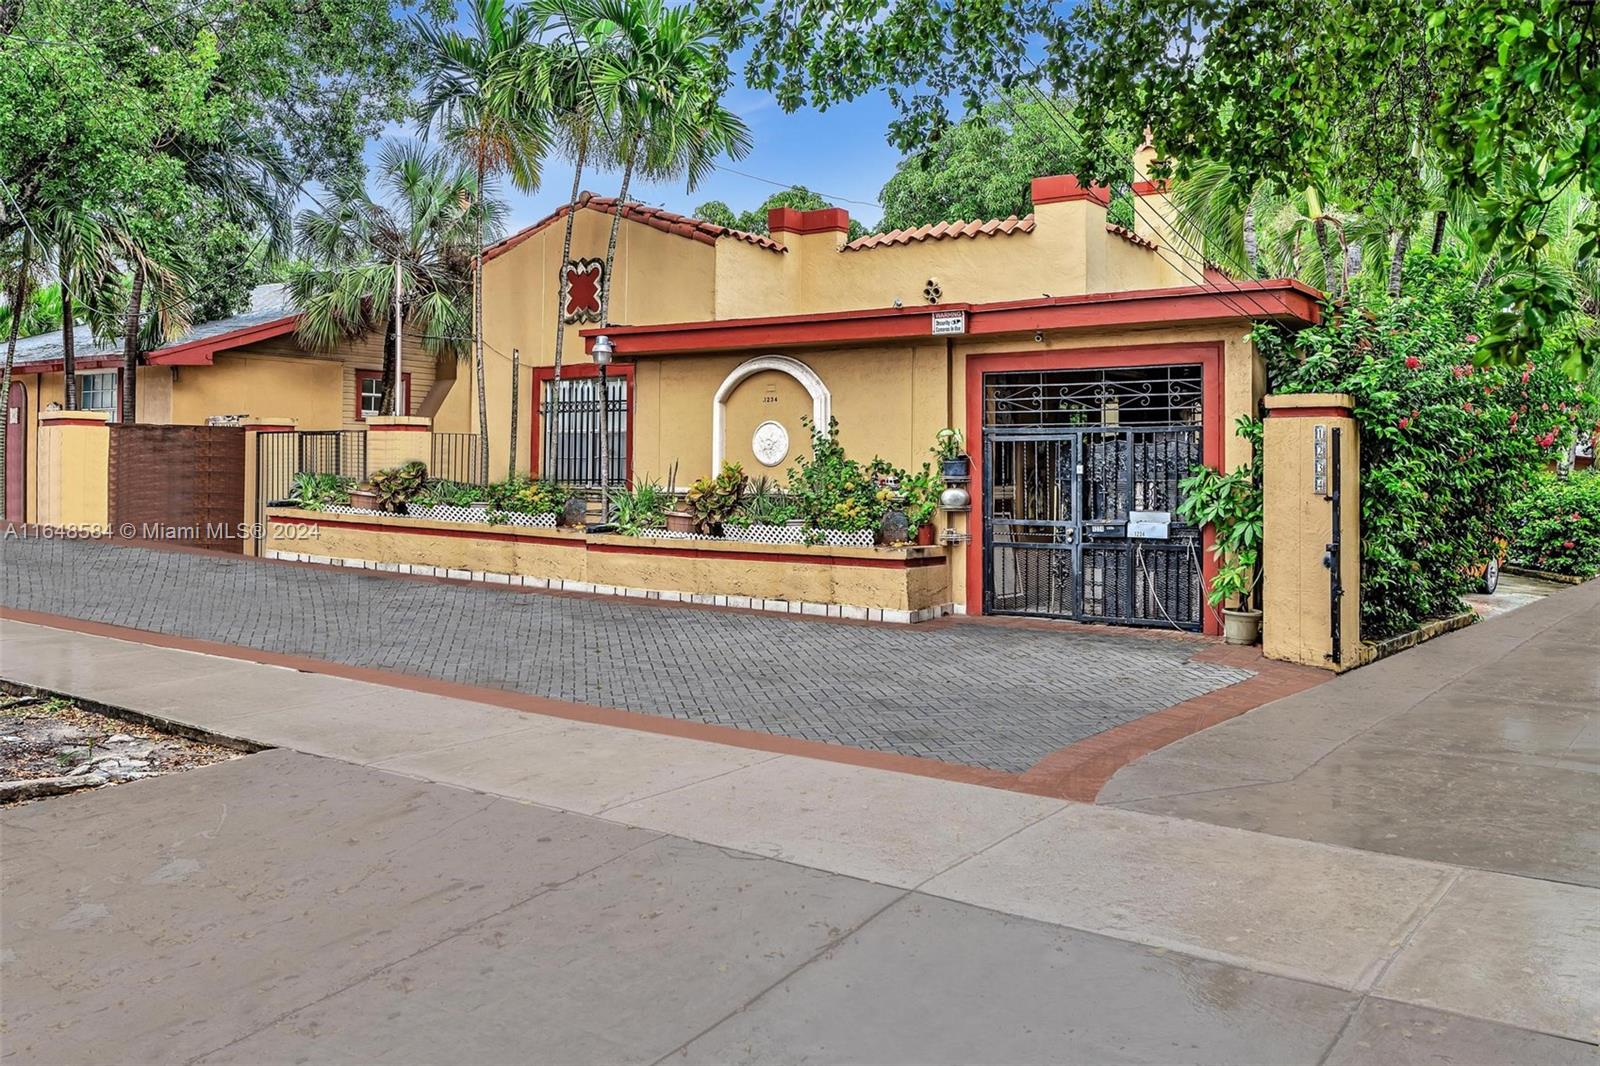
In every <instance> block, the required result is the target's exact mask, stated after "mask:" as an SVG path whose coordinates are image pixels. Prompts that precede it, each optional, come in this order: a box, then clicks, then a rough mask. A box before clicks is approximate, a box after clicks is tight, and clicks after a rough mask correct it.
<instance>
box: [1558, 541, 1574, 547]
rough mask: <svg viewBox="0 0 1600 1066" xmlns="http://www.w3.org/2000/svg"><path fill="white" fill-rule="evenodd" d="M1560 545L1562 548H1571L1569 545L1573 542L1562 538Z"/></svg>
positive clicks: (1572, 545)
mask: <svg viewBox="0 0 1600 1066" xmlns="http://www.w3.org/2000/svg"><path fill="white" fill-rule="evenodd" d="M1561 546H1562V547H1563V548H1571V547H1574V544H1573V542H1572V541H1570V540H1564V541H1562V542H1561Z"/></svg>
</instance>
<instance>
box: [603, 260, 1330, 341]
mask: <svg viewBox="0 0 1600 1066" xmlns="http://www.w3.org/2000/svg"><path fill="white" fill-rule="evenodd" d="M1321 300H1322V296H1321V294H1320V293H1318V292H1317V291H1316V290H1315V289H1313V288H1311V287H1310V286H1308V285H1304V284H1302V283H1301V282H1298V281H1294V280H1292V279H1288V280H1278V281H1246V282H1237V283H1235V285H1234V286H1233V287H1229V288H1212V287H1208V286H1198V285H1196V286H1185V287H1182V288H1172V289H1141V290H1135V291H1130V292H1114V293H1091V294H1088V295H1083V296H1057V297H1052V298H1049V299H1032V300H1010V301H1000V302H996V303H986V304H965V303H950V304H939V305H937V306H927V307H912V308H895V307H881V308H869V309H866V310H860V311H836V312H831V313H827V314H816V315H778V316H773V317H770V318H744V319H724V320H720V321H704V322H670V323H664V324H661V325H654V326H608V327H606V328H605V329H603V330H602V329H586V330H583V331H582V334H583V337H584V346H585V348H586V349H588V348H592V346H593V344H594V338H595V337H596V336H598V335H599V334H600V333H605V334H606V335H608V336H609V337H610V338H611V339H612V341H613V343H615V344H616V347H617V354H618V355H619V356H620V357H622V358H632V357H635V356H641V355H673V354H695V353H700V352H708V351H728V350H738V349H743V348H758V347H801V346H808V347H822V346H827V345H843V344H854V343H862V342H871V341H883V340H895V339H906V340H909V339H912V338H919V337H930V336H932V334H933V329H932V324H931V322H930V318H931V316H932V315H934V314H935V313H938V312H941V311H966V312H967V332H966V334H965V336H969V337H974V336H995V335H999V334H1007V333H1031V332H1033V331H1034V330H1064V329H1095V328H1099V329H1104V328H1108V327H1116V326H1129V325H1157V324H1163V323H1166V324H1173V323H1186V322H1221V321H1230V320H1239V319H1244V318H1270V319H1274V320H1278V321H1287V322H1300V323H1304V324H1308V325H1309V324H1315V323H1316V322H1318V321H1320V320H1321Z"/></svg>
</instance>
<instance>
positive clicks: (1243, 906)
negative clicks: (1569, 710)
mask: <svg viewBox="0 0 1600 1066" xmlns="http://www.w3.org/2000/svg"><path fill="white" fill-rule="evenodd" d="M1532 609H1533V608H1530V610H1532ZM0 640H3V642H4V653H3V662H0V675H3V676H4V677H5V678H6V679H8V680H10V681H13V682H19V683H23V684H28V685H35V686H39V687H41V688H45V689H50V690H54V691H61V692H67V693H71V694H73V695H75V696H79V697H82V698H87V699H92V700H99V701H103V702H105V703H107V704H111V705H115V706H121V707H126V708H130V709H133V710H136V711H139V712H141V713H146V714H151V715H155V716H158V717H164V718H168V719H173V720H176V721H180V722H183V723H185V724H188V725H192V726H195V727H199V728H204V729H209V730H214V731H216V732H219V733H223V734H226V735H231V736H236V737H242V738H247V739H249V740H252V741H256V742H260V743H263V744H269V745H274V746H278V747H282V748H288V749H292V750H294V751H298V752H303V753H307V754H311V755H320V756H325V757H327V758H329V759H334V760H338V761H340V762H342V763H346V764H352V765H353V766H356V767H361V768H362V769H361V770H360V771H359V773H361V774H372V773H375V772H376V773H379V774H380V775H382V776H384V777H387V778H390V779H393V778H394V777H395V776H396V775H405V776H408V777H412V778H415V779H417V780H419V781H423V782H437V783H444V784H449V785H456V786H459V787H461V788H465V789H470V790H473V791H475V792H481V793H487V794H490V795H493V796H497V797H506V798H510V799H514V800H520V801H524V802H528V803H534V804H539V805H542V806H545V807H550V808H558V809H560V810H564V811H572V812H582V813H584V814H589V815H594V816H596V817H597V819H598V820H599V821H600V822H603V823H609V824H612V825H615V826H618V827H627V828H629V829H633V830H642V831H646V832H650V833H657V834H667V835H669V836H670V837H671V838H674V839H680V840H687V841H692V842H696V843H698V844H702V845H712V846H715V847H717V848H723V849H732V850H733V851H734V852H736V853H738V854H744V855H756V856H765V857H769V858H773V859H780V860H783V861H785V862H787V863H791V864H794V865H796V866H800V867H806V868H810V869H812V870H816V871H821V872H824V873H827V874H831V875H837V876H843V877H847V878H850V879H852V880H853V882H854V881H858V882H862V883H870V884H876V885H879V886H886V887H887V888H889V889H894V890H898V891H902V892H904V891H915V892H916V893H918V894H919V897H927V898H928V899H930V900H942V901H946V903H940V904H938V905H937V906H945V905H946V904H948V905H965V906H975V907H978V908H982V909H984V910H986V911H992V912H996V913H998V914H1000V915H1005V916H1009V917H1010V918H1012V919H1018V920H1028V921H1033V922H1042V923H1045V924H1046V925H1048V926H1050V927H1055V928H1061V929H1065V930H1073V931H1076V932H1077V933H1080V934H1095V935H1099V936H1104V937H1109V938H1111V939H1112V940H1115V941H1118V942H1122V943H1124V944H1133V945H1140V946H1141V948H1142V949H1158V950H1163V951H1169V952H1176V953H1179V955H1181V956H1182V957H1186V958H1190V959H1196V960H1205V961H1206V962H1207V963H1208V964H1220V965H1223V966H1226V967H1230V968H1232V969H1233V970H1237V971H1240V972H1244V973H1250V974H1257V975H1270V976H1272V977H1274V978H1282V979H1289V980H1293V981H1296V982H1301V983H1303V984H1305V985H1307V986H1315V987H1319V988H1325V989H1332V990H1336V991H1338V992H1339V993H1341V994H1343V995H1345V996H1346V997H1347V1002H1348V1003H1350V1004H1352V1006H1353V1008H1354V1007H1355V1006H1359V1011H1358V1015H1357V1018H1358V1022H1355V1023H1352V1024H1353V1025H1358V1027H1359V1026H1362V1025H1367V1024H1369V1023H1372V1018H1373V1013H1372V1012H1373V1011H1377V1012H1378V1013H1379V1014H1382V1013H1383V1012H1385V1011H1400V1012H1402V1013H1403V1012H1404V1011H1407V1010H1419V1009H1420V1010H1428V1011H1443V1012H1447V1013H1448V1014H1453V1015H1460V1016H1463V1017H1464V1018H1470V1019H1476V1020H1478V1022H1481V1023H1483V1024H1485V1025H1492V1026H1494V1027H1512V1028H1511V1029H1501V1028H1493V1029H1492V1032H1493V1033H1494V1034H1496V1035H1495V1036H1494V1038H1493V1039H1490V1037H1489V1036H1482V1037H1481V1040H1480V1039H1478V1038H1475V1039H1474V1043H1473V1044H1472V1045H1463V1047H1464V1048H1466V1049H1467V1050H1468V1051H1470V1049H1471V1047H1472V1046H1478V1047H1486V1046H1491V1045H1492V1044H1493V1042H1494V1040H1498V1039H1502V1038H1504V1039H1512V1040H1513V1043H1515V1040H1516V1039H1520V1038H1517V1037H1516V1034H1515V1032H1513V1030H1527V1031H1529V1032H1532V1033H1540V1034H1548V1035H1550V1036H1557V1037H1562V1038H1565V1039H1567V1040H1577V1041H1588V1042H1595V1041H1596V1040H1597V1038H1600V1032H1597V1025H1600V1023H1597V1018H1600V938H1597V936H1596V927H1595V924H1594V916H1595V915H1596V914H1600V892H1597V891H1595V890H1593V889H1589V888H1583V887H1576V886H1571V885H1562V884H1552V883H1550V882H1546V881H1540V880H1533V879H1528V878H1522V877H1512V876H1503V875H1498V874H1491V873H1483V872H1479V871H1472V870H1466V871H1464V870H1462V869H1460V868H1459V867H1454V866H1447V865H1442V864H1438V863H1433V862H1426V861H1418V860H1414V859H1407V858H1400V857H1394V856H1389V855H1381V854H1372V853H1370V852H1365V851H1357V850H1351V849H1348V848H1343V847H1337V846H1330V845H1328V844H1324V843H1317V842H1310V841H1304V840H1293V839H1285V838H1282V837H1275V836H1268V835H1263V834H1259V833H1252V832H1245V831H1241V830H1238V829H1234V828H1228V827H1222V826H1216V825H1208V824H1204V823H1200V822H1193V821H1182V820H1177V819H1173V818H1168V817H1161V816H1156V815H1151V814H1146V813H1138V812H1131V811H1122V810H1114V809H1108V808H1103V807H1092V806H1085V805H1081V804H1072V803H1066V802H1063V801H1060V800H1054V799H1046V798H1042V797H1037V796H1029V795H1023V794H1019V793H1015V792H1006V791H1000V790H996V789H989V788H983V787H979V786H975V785H969V784H964V783H960V782H956V781H945V780H938V779H933V778H928V777H918V776H910V775H905V774H899V773H893V772H888V771H885V770H880V769H874V768H868V767H861V766H850V765H841V764H839V763H834V762H822V761H818V760H813V759H807V758H801V757H796V756H793V755H775V754H773V753H771V752H764V751H760V750H752V749H749V748H734V747H727V746H723V745H718V744H710V743H705V742H700V741H693V740H686V739H682V738H677V737H670V736H662V735H656V734H650V733H640V732H634V731H631V730H623V729H616V728H611V727H607V726H602V725H593V724H588V723H582V722H573V721H567V720H561V719H554V718H548V717H544V716H540V715H530V714H523V713H517V712H516V711H513V710H508V709H505V708H503V707H495V706H485V705H482V704H478V703H472V702H468V701H462V700H453V699H445V698H441V697H438V696H436V695H430V694H427V693H423V692H416V691H413V690H411V689H408V688H400V687H389V686H384V685H375V684H369V683H364V682H360V681H353V680H347V679H343V678H338V677H330V676H323V675H314V674H305V673H301V672H298V671H293V670H285V669H281V668H277V667H272V666H264V665H259V664H256V663H250V662H242V661H238V660H233V659H227V658H219V657H214V656H209V655H199V654H195V653H192V652H184V651H175V650H168V649H164V648H153V647H149V646H145V645H141V644H134V643H129V642H124V641H119V640H109V639H106V638H103V637H94V636H87V635H84V634H81V633H75V632H68V631H64V630H59V629H51V628H44V627H39V626H31V625H23V624H19V623H15V622H10V621H5V622H0ZM1358 676H1359V675H1358ZM260 758H263V757H262V756H253V757H251V759H249V760H245V761H246V762H252V761H255V760H257V759H260ZM350 772H351V773H357V771H356V770H354V769H352V770H351V771H350ZM182 780H185V781H190V782H202V781H203V780H204V779H203V778H202V777H201V772H196V773H194V774H190V775H185V776H184V777H183V778H182ZM132 787H136V786H123V789H122V790H119V791H125V790H127V789H129V788H132ZM191 787H199V785H192V786H191ZM116 794H117V793H116V792H111V793H101V794H98V795H97V796H95V797H84V799H83V800H82V801H77V800H75V801H74V802H87V801H89V800H91V799H92V800H96V801H99V800H100V797H111V796H115V795H116ZM291 794H292V793H291ZM57 802H62V801H52V804H55V803H57ZM328 802H336V801H335V800H330V801H328ZM51 809H60V810H66V809H68V808H66V807H64V806H63V807H59V808H57V807H54V806H52V807H51ZM285 816H286V817H289V816H290V814H289V812H287V811H286V812H285ZM33 817H39V816H33ZM8 821H9V819H8ZM328 839H330V840H333V839H337V838H336V837H329V838H328ZM8 865H9V864H8ZM9 872H10V871H9V870H8V873H9ZM927 906H928V907H929V908H934V907H935V904H934V903H931V902H930V903H928V904H927ZM869 929H870V927H869ZM708 935H710V934H708ZM895 935H896V936H900V937H902V938H904V937H909V936H911V934H910V933H909V932H908V931H905V930H902V931H901V932H899V933H897V934H895ZM803 976H804V975H800V977H803ZM800 977H797V978H796V980H799V979H800ZM903 979H905V980H909V976H907V977H906V978H903ZM862 980H865V978H864V977H863V978H862ZM837 991H838V989H837V987H830V988H818V989H815V990H814V993H815V995H816V996H818V997H821V1001H825V1000H826V999H827V996H829V995H834V994H835V993H837ZM1380 1001H1381V1002H1380ZM807 1002H810V1000H808V1001H807ZM819 1002H820V1001H819ZM1374 1004H1376V1005H1375V1006H1374ZM952 1009H953V1008H952ZM1361 1012H1364V1013H1361ZM375 1017H376V1016H375ZM741 1017H744V1015H741ZM1362 1019H1364V1020H1362ZM1391 1020H1392V1019H1391ZM789 1024H798V1023H796V1022H795V1018H794V1016H792V1015H784V1016H783V1017H782V1018H780V1019H777V1020H773V1021H772V1022H771V1025H770V1026H769V1027H768V1028H765V1029H763V1030H761V1031H762V1032H763V1033H765V1034H767V1035H766V1036H759V1035H748V1038H747V1039H746V1042H745V1043H739V1044H737V1048H739V1049H742V1050H739V1051H738V1053H737V1054H735V1053H734V1052H733V1051H730V1050H729V1049H730V1048H731V1047H733V1045H727V1046H724V1047H723V1048H722V1051H720V1052H719V1053H718V1054H716V1055H709V1056H707V1057H710V1058H727V1057H734V1058H737V1057H739V1056H740V1055H743V1056H745V1057H749V1058H752V1059H756V1060H759V1059H762V1058H764V1057H765V1056H764V1055H763V1054H762V1053H761V1049H762V1048H763V1047H765V1048H767V1049H768V1050H773V1049H779V1048H790V1049H791V1050H792V1045H790V1044H788V1043H786V1041H787V1040H788V1039H789V1038H787V1037H780V1036H779V1035H774V1034H781V1033H782V1032H784V1031H786V1030H784V1026H785V1025H789ZM865 1024H866V1023H865V1022H863V1025H865ZM1130 1024H1131V1023H1130ZM1372 1024H1374V1025H1376V1024H1377V1023H1372ZM1473 1024H1477V1023H1476V1022H1475V1023H1473ZM1378 1028H1379V1029H1382V1026H1379V1027H1378ZM1446 1029H1447V1030H1448V1031H1449V1032H1451V1033H1452V1034H1454V1035H1453V1036H1452V1037H1451V1039H1453V1040H1454V1039H1459V1038H1460V1037H1461V1034H1462V1033H1463V1032H1470V1031H1471V1027H1470V1026H1466V1027H1463V1026H1456V1027H1454V1028H1451V1027H1448V1026H1447V1027H1446ZM1374 1031H1375V1032H1376V1031H1377V1030H1374ZM1384 1031H1387V1030H1384ZM1485 1032H1486V1033H1487V1032H1490V1030H1486V1031H1485ZM1507 1034H1510V1035H1509V1036H1508V1035H1507ZM1391 1035H1392V1033H1391ZM1523 1035H1524V1036H1527V1034H1523ZM795 1039H798V1037H796V1038H795ZM1530 1039H1531V1038H1530ZM763 1040H771V1041H776V1042H775V1043H763ZM1481 1041H1487V1043H1483V1042H1481ZM1366 1043H1368V1044H1372V1041H1366ZM1560 1046H1561V1047H1562V1048H1567V1047H1569V1045H1560ZM1417 1047H1418V1049H1419V1050H1420V1048H1421V1045H1418V1046H1417ZM858 1050H860V1049H859V1048H858ZM879 1050H880V1051H883V1050H885V1049H881V1048H880V1049H879ZM1347 1050H1348V1049H1347ZM1591 1050H1592V1049H1591ZM1562 1053H1565V1052H1564V1051H1563V1052H1562ZM817 1054H818V1055H820V1057H823V1058H829V1057H833V1056H831V1055H830V1054H829V1053H828V1052H827V1050H826V1049H824V1050H822V1051H819V1052H817ZM1552 1054H1553V1053H1552ZM779 1057H791V1055H790V1054H788V1053H785V1054H783V1055H780V1056H779ZM846 1057H848V1056H846ZM862 1057H863V1058H870V1057H871V1056H870V1055H865V1054H863V1056H862ZM912 1057H915V1056H912ZM935 1057H937V1056H935ZM979 1057H983V1056H979ZM990 1057H992V1056H990ZM1158 1057H1159V1056H1158ZM1221 1057H1222V1058H1224V1059H1226V1058H1229V1056H1227V1055H1223V1056H1221ZM1303 1057H1304V1056H1302V1055H1300V1054H1298V1053H1297V1054H1295V1055H1292V1056H1285V1057H1284V1058H1285V1059H1288V1058H1293V1059H1300V1058H1303ZM1519 1057H1520V1056H1519ZM1353 1060H1354V1058H1352V1061H1353ZM1373 1061H1395V1059H1394V1058H1392V1057H1391V1058H1388V1059H1383V1060H1373ZM1525 1061H1526V1059H1525Z"/></svg>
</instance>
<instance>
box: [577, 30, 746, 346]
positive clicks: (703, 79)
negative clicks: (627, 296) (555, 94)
mask: <svg viewBox="0 0 1600 1066" xmlns="http://www.w3.org/2000/svg"><path fill="white" fill-rule="evenodd" d="M583 17H584V27H583V32H584V34H585V36H586V37H587V38H588V39H589V40H590V41H592V42H603V45H602V46H601V47H599V48H597V49H596V53H595V59H594V63H593V68H594V84H595V95H596V96H597V97H598V98H599V100H600V101H601V110H602V112H608V111H609V112H613V113H615V115H616V116H617V126H618V128H617V135H616V143H617V146H618V149H619V154H620V155H621V159H622V188H621V190H620V191H619V192H618V194H617V203H618V210H617V211H616V213H614V214H613V215H612V217H611V234H610V238H609V239H608V241H607V242H606V265H605V276H606V278H607V279H608V283H607V284H606V286H605V288H604V290H603V291H602V293H601V296H600V322H601V324H602V325H610V322H611V320H610V305H611V289H612V286H611V285H610V283H609V279H610V278H611V269H612V264H613V262H614V261H615V259H616V255H617V232H618V230H619V228H620V226H621V222H622V211H621V205H622V204H625V203H627V200H628V186H629V184H630V183H631V181H632V179H633V175H634V172H635V170H636V169H637V170H639V171H641V172H643V173H644V174H646V175H648V176H650V177H653V178H657V179H661V180H668V179H676V178H680V177H681V178H684V179H686V184H687V187H688V188H689V189H690V190H691V191H692V190H693V189H694V188H695V186H696V185H698V184H699V183H700V181H701V179H702V178H704V177H705V176H706V174H708V173H709V172H710V171H711V169H712V167H713V166H714V164H713V162H712V160H714V159H715V158H716V157H717V156H719V155H723V154H726V155H727V156H729V157H730V158H732V159H741V158H743V157H744V156H745V154H746V153H748V152H749V151H750V148H751V143H752V142H751V138H750V130H749V128H748V127H746V126H745V124H744V122H743V120H741V119H740V118H739V116H738V115H736V114H734V113H733V112H732V111H730V110H728V109H727V108H725V107H723V106H722V103H721V100H720V99H719V95H718V93H719V87H720V86H721V84H722V82H723V77H724V74H725V70H724V68H723V66H722V64H721V60H720V59H719V58H718V54H717V52H716V51H715V48H714V41H715V30H716V27H715V26H714V25H713V24H712V23H711V21H710V20H709V19H708V18H707V17H706V16H705V13H704V12H703V10H702V9H700V8H698V7H693V6H686V7H674V8H669V7H666V6H664V5H663V3H662V0H589V2H588V3H587V4H585V5H584V8H583Z"/></svg>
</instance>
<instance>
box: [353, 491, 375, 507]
mask: <svg viewBox="0 0 1600 1066" xmlns="http://www.w3.org/2000/svg"><path fill="white" fill-rule="evenodd" d="M350 506H351V507H354V508H355V509H356V510H358V511H376V510H377V509H378V494H377V493H376V492H373V491H372V490H371V489H351V490H350Z"/></svg>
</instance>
